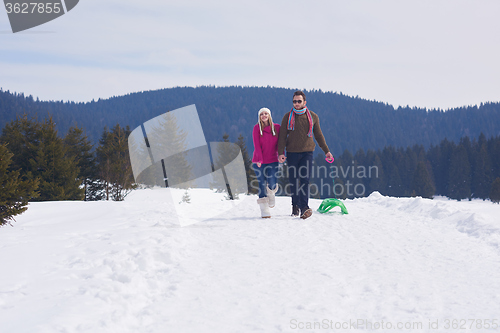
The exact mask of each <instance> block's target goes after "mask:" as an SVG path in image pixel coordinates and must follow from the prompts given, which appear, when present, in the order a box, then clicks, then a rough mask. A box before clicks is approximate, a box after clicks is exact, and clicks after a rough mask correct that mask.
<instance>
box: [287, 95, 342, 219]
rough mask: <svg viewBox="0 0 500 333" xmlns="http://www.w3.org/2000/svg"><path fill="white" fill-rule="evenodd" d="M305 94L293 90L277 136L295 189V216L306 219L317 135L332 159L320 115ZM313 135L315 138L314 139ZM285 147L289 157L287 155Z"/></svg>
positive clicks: (292, 187) (292, 189)
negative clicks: (289, 108) (290, 106)
mask: <svg viewBox="0 0 500 333" xmlns="http://www.w3.org/2000/svg"><path fill="white" fill-rule="evenodd" d="M306 104H307V102H306V95H305V94H304V93H303V92H302V91H300V90H297V91H296V92H295V93H294V94H293V108H292V109H291V110H290V112H287V113H286V114H285V116H284V117H283V120H282V121H281V127H280V133H279V139H278V154H279V156H278V161H279V162H280V163H283V162H285V160H288V180H289V182H290V190H291V193H292V216H299V215H300V217H301V218H302V219H307V218H308V217H310V216H311V215H312V209H310V208H309V206H308V203H309V179H310V178H311V171H312V161H313V151H314V148H315V147H316V144H315V142H314V139H316V142H317V143H318V145H319V147H320V148H321V149H322V150H323V152H324V153H325V155H326V157H327V158H328V159H329V160H331V159H333V155H332V153H330V150H329V149H328V146H327V144H326V142H325V137H324V136H323V133H322V132H321V127H320V125H319V117H318V115H317V114H316V113H314V112H312V111H311V110H309V109H308V108H307V107H306ZM313 135H314V139H313ZM285 148H286V157H285Z"/></svg>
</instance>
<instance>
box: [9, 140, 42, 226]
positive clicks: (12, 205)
mask: <svg viewBox="0 0 500 333" xmlns="http://www.w3.org/2000/svg"><path fill="white" fill-rule="evenodd" d="M12 156H13V154H12V153H11V152H9V150H8V149H7V147H6V145H5V144H1V143H0V188H1V189H2V190H1V191H0V226H2V225H5V224H10V222H11V221H13V220H14V216H16V215H19V214H21V213H23V212H24V211H26V210H27V209H28V207H27V205H28V200H30V199H31V198H33V197H36V196H37V193H36V189H37V187H38V180H37V179H24V180H23V179H22V177H21V176H20V171H19V170H16V171H12V170H10V169H9V165H10V164H11V160H12Z"/></svg>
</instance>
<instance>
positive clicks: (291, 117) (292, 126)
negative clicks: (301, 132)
mask: <svg viewBox="0 0 500 333" xmlns="http://www.w3.org/2000/svg"><path fill="white" fill-rule="evenodd" d="M304 113H305V114H307V119H308V120H309V132H307V136H308V137H312V134H313V120H312V116H311V112H309V109H308V108H307V106H306V107H305V108H303V109H302V110H296V109H295V108H292V109H291V110H290V115H289V116H288V126H287V128H288V130H289V131H293V130H294V129H295V114H304Z"/></svg>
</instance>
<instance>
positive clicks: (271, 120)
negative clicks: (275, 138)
mask: <svg viewBox="0 0 500 333" xmlns="http://www.w3.org/2000/svg"><path fill="white" fill-rule="evenodd" d="M262 112H267V113H269V125H271V131H272V132H273V135H276V132H275V130H274V123H273V117H271V110H269V109H268V108H261V109H260V110H259V115H258V118H257V122H258V124H259V129H260V135H262V124H261V122H260V114H261V113H262Z"/></svg>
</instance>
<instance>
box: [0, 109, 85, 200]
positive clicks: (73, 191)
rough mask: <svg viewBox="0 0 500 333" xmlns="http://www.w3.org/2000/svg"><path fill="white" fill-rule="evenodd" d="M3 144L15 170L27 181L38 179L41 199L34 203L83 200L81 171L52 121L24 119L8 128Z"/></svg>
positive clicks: (50, 119) (5, 129)
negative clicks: (10, 156) (9, 151)
mask: <svg viewBox="0 0 500 333" xmlns="http://www.w3.org/2000/svg"><path fill="white" fill-rule="evenodd" d="M1 139H2V141H3V142H5V143H8V144H9V149H12V153H13V154H14V156H13V159H12V162H13V163H12V168H13V169H19V170H20V172H21V174H22V175H23V177H25V179H30V180H34V179H36V178H38V179H39V187H38V191H39V196H38V197H37V198H36V199H34V200H39V201H47V200H81V199H83V190H82V189H80V187H79V186H80V183H79V181H78V179H77V177H78V167H77V166H76V162H75V161H74V159H73V158H68V157H67V156H66V147H65V146H64V144H63V141H62V139H61V138H59V137H58V135H57V131H56V129H55V123H54V121H53V120H52V117H50V116H49V117H48V118H47V119H46V120H45V121H44V122H43V123H39V122H37V121H36V119H34V118H31V119H28V117H27V116H26V115H25V116H23V117H18V118H17V119H16V120H14V121H12V122H11V123H10V124H8V125H6V126H5V128H4V131H3V133H2V138H1Z"/></svg>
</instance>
